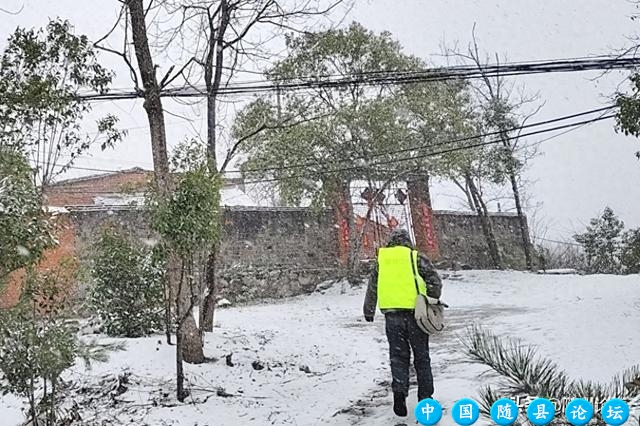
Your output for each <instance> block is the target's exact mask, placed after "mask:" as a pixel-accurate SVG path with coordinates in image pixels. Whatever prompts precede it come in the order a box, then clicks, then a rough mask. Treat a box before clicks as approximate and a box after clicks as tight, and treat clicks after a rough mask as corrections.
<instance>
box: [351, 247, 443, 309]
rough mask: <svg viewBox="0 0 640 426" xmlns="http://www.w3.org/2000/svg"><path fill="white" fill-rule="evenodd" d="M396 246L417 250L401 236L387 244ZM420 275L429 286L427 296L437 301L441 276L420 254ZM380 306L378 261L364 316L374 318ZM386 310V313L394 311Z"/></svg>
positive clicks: (373, 273)
mask: <svg viewBox="0 0 640 426" xmlns="http://www.w3.org/2000/svg"><path fill="white" fill-rule="evenodd" d="M395 246H405V247H409V248H411V249H414V250H415V248H414V247H413V245H412V244H411V240H410V239H408V238H406V237H404V236H402V235H400V236H394V237H392V238H391V240H390V241H389V244H387V247H395ZM418 273H419V274H420V276H421V277H422V279H424V282H425V283H426V285H427V295H428V296H429V297H433V298H435V299H439V298H440V295H441V293H442V281H441V280H440V276H439V275H438V272H436V269H435V267H434V266H433V264H432V263H431V261H430V260H429V259H428V258H427V257H426V256H425V255H424V254H422V253H418ZM377 305H378V262H377V260H376V264H375V267H374V268H373V271H372V272H371V278H370V279H369V285H368V287H367V294H366V296H365V299H364V308H363V311H364V316H365V317H370V318H373V316H374V314H375V312H376V306H377ZM393 310H394V309H391V310H385V311H383V313H385V312H389V311H393Z"/></svg>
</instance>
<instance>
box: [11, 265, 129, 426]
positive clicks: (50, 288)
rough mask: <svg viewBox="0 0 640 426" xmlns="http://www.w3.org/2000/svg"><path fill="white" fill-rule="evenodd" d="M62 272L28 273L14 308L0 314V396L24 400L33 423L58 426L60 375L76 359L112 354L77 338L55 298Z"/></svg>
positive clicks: (58, 298)
mask: <svg viewBox="0 0 640 426" xmlns="http://www.w3.org/2000/svg"><path fill="white" fill-rule="evenodd" d="M63 269H64V267H63V266H61V267H58V268H55V269H53V270H49V271H47V272H45V273H38V274H36V273H34V272H31V271H30V272H29V273H28V275H27V279H26V282H25V291H24V292H23V294H22V295H21V298H20V301H19V303H18V305H16V306H15V307H13V308H11V309H7V310H2V311H0V378H1V380H0V391H2V392H4V393H7V392H10V393H13V394H15V395H17V396H20V397H23V398H26V399H27V400H28V402H29V407H30V411H29V417H30V418H31V420H32V423H33V424H44V425H51V426H53V425H56V424H58V422H57V420H58V419H57V410H56V407H57V403H58V399H59V398H58V394H59V386H58V385H59V383H60V376H61V375H62V373H63V372H64V371H65V370H66V369H68V368H69V367H71V366H73V365H74V363H75V360H76V358H77V357H80V358H82V359H84V360H85V362H87V363H89V362H90V361H92V360H96V361H104V360H106V354H107V351H108V350H111V349H117V347H116V346H104V347H99V346H97V345H89V344H85V343H83V342H81V341H80V340H79V339H78V337H77V333H76V330H77V325H76V324H75V323H74V322H73V321H71V320H69V318H68V315H67V314H68V311H67V309H66V308H67V305H66V304H65V303H64V302H63V301H64V294H61V291H64V284H65V281H64V278H65V277H66V276H67V273H66V272H67V271H66V270H65V271H63ZM51 301H60V303H48V302H51ZM36 419H39V420H36Z"/></svg>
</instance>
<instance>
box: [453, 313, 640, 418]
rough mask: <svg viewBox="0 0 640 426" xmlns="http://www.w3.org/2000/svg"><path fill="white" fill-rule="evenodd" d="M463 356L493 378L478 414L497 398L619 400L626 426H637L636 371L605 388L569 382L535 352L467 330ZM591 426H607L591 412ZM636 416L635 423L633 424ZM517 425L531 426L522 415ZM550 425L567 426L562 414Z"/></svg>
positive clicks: (639, 372)
mask: <svg viewBox="0 0 640 426" xmlns="http://www.w3.org/2000/svg"><path fill="white" fill-rule="evenodd" d="M462 342H463V345H464V347H465V349H466V354H467V355H468V357H469V358H470V360H471V361H472V362H475V363H480V364H483V365H485V366H487V367H489V368H490V371H493V373H495V374H496V375H497V378H496V382H495V385H493V386H492V385H485V386H483V387H482V388H481V389H480V391H479V394H480V401H479V403H480V408H481V412H482V413H483V414H484V415H486V416H489V413H490V410H491V406H492V405H493V403H494V402H496V401H497V400H498V399H500V398H515V397H518V396H528V397H532V398H536V397H542V398H548V399H551V400H557V401H562V400H571V399H573V398H585V399H588V400H595V401H603V402H604V401H606V400H609V399H611V398H621V399H624V400H627V401H631V403H630V404H629V408H630V409H631V416H630V418H629V420H628V421H627V423H628V424H634V422H637V424H638V425H639V426H640V419H639V418H638V417H640V416H638V410H640V365H635V366H632V367H630V368H627V369H626V370H624V371H622V372H621V373H620V374H618V375H616V376H615V377H614V378H613V379H612V380H611V381H610V382H609V383H597V382H593V381H585V380H573V379H571V378H570V377H569V376H568V375H567V373H566V372H565V371H563V370H562V369H561V368H560V367H559V366H558V365H557V364H556V363H555V362H553V361H552V360H550V359H548V358H546V357H544V356H542V355H540V354H539V352H538V350H537V349H536V348H535V347H533V346H531V345H528V344H526V343H525V342H523V341H522V340H521V339H518V338H513V337H499V336H496V335H495V334H493V333H492V332H491V331H488V330H484V329H482V328H481V327H479V326H475V325H474V326H471V327H469V329H468V330H467V333H466V334H465V336H464V337H463V339H462ZM594 410H595V412H594V417H593V420H592V422H591V423H590V424H593V425H603V426H604V425H606V423H605V422H604V421H603V419H602V417H601V415H600V412H599V410H598V409H597V407H594ZM634 414H635V418H634ZM514 424H515V425H528V424H530V423H529V421H528V420H527V418H526V412H522V411H521V412H520V417H519V418H518V421H517V422H516V423H514ZM551 424H552V425H567V424H569V423H568V422H567V420H566V418H565V417H564V413H556V417H555V418H554V420H553V422H552V423H551Z"/></svg>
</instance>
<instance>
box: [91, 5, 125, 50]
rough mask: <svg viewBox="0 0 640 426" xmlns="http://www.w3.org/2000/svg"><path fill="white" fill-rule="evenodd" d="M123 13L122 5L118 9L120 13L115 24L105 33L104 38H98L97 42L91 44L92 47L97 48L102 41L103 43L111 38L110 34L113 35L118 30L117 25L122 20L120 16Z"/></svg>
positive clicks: (123, 7) (123, 6)
mask: <svg viewBox="0 0 640 426" xmlns="http://www.w3.org/2000/svg"><path fill="white" fill-rule="evenodd" d="M125 11H126V6H125V5H124V4H123V5H122V7H121V8H120V12H118V19H116V23H115V24H113V27H111V29H110V30H109V32H107V33H106V34H105V35H104V36H102V38H100V39H99V40H98V41H96V42H95V43H93V46H94V47H97V48H99V46H98V45H99V44H100V43H102V42H103V41H105V40H106V39H108V38H109V37H110V36H111V34H113V32H114V31H115V30H116V28H118V24H119V23H120V20H121V19H122V16H123V15H124V13H125Z"/></svg>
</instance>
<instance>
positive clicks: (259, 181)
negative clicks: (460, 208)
mask: <svg viewBox="0 0 640 426" xmlns="http://www.w3.org/2000/svg"><path fill="white" fill-rule="evenodd" d="M614 117H615V115H614V114H610V115H606V116H600V117H596V118H593V119H591V120H584V121H579V122H576V123H571V124H565V125H562V126H556V127H553V128H550V129H543V130H538V131H535V132H530V133H526V134H521V135H519V136H515V137H507V138H504V139H502V138H501V139H496V140H492V141H487V142H481V143H477V144H473V145H465V146H461V147H455V148H450V149H445V150H440V151H433V152H429V153H426V154H421V155H416V156H410V157H402V158H396V159H392V160H388V161H382V162H378V163H372V164H367V166H368V167H371V166H377V165H385V164H391V163H398V162H404V161H412V160H419V159H423V158H428V157H434V156H437V155H443V154H449V153H452V152H456V151H462V150H466V149H472V148H479V147H483V146H489V145H495V144H498V143H502V142H504V140H513V139H516V138H521V137H527V136H534V135H538V134H542V133H547V132H553V131H556V130H562V129H567V128H571V127H577V126H584V125H586V124H592V123H595V122H598V121H602V120H608V119H611V118H614ZM361 169H362V167H361V166H359V167H345V168H341V169H328V170H320V171H318V172H317V173H318V174H331V173H340V172H346V171H358V170H361ZM305 177H308V174H307V175H292V176H283V177H277V178H270V179H259V180H252V181H246V182H245V184H253V183H269V182H279V181H282V180H291V179H300V178H305Z"/></svg>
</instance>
